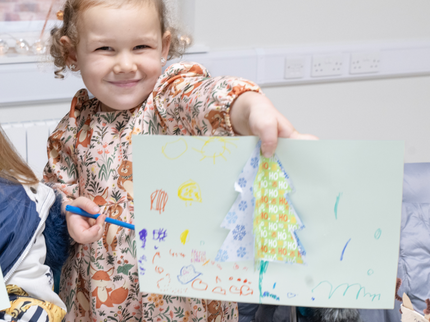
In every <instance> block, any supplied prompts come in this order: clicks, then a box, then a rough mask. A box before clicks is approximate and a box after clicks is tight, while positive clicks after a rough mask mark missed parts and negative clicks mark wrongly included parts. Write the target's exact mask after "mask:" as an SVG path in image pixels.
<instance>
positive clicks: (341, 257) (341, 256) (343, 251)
mask: <svg viewBox="0 0 430 322" xmlns="http://www.w3.org/2000/svg"><path fill="white" fill-rule="evenodd" d="M350 241H351V238H350V239H349V240H348V241H347V242H346V244H345V247H344V248H343V250H342V255H340V260H342V259H343V253H345V249H346V246H348V244H349V242H350Z"/></svg>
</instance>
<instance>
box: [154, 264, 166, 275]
mask: <svg viewBox="0 0 430 322" xmlns="http://www.w3.org/2000/svg"><path fill="white" fill-rule="evenodd" d="M155 272H157V273H158V274H161V273H163V272H164V269H163V268H162V267H160V266H155Z"/></svg>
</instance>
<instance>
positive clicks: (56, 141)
mask: <svg viewBox="0 0 430 322" xmlns="http://www.w3.org/2000/svg"><path fill="white" fill-rule="evenodd" d="M64 133H65V132H64V131H57V132H55V133H54V134H53V135H52V137H51V140H50V141H49V142H48V144H49V146H48V154H49V157H50V158H52V159H53V162H54V164H57V163H58V162H60V160H61V156H60V150H61V137H62V136H63V134H64Z"/></svg>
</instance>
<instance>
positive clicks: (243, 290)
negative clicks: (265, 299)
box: [240, 285, 254, 296]
mask: <svg viewBox="0 0 430 322" xmlns="http://www.w3.org/2000/svg"><path fill="white" fill-rule="evenodd" d="M252 294H254V291H253V290H252V288H250V287H249V286H248V285H242V287H241V288H240V295H243V296H247V295H252Z"/></svg>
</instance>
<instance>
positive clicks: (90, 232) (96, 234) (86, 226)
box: [63, 197, 106, 244]
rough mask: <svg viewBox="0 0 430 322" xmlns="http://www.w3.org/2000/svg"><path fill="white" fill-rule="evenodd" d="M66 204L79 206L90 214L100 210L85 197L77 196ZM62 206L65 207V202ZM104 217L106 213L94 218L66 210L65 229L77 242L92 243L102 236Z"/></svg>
mask: <svg viewBox="0 0 430 322" xmlns="http://www.w3.org/2000/svg"><path fill="white" fill-rule="evenodd" d="M68 204H69V205H71V206H74V207H79V208H81V209H83V210H85V211H86V212H88V213H90V214H97V213H99V212H100V208H99V206H97V204H95V203H94V202H93V201H91V200H90V199H88V198H85V197H79V198H77V199H75V200H73V201H72V202H71V203H68ZM63 206H64V207H65V204H63ZM105 219H106V215H100V216H99V217H98V218H97V220H94V219H92V218H87V217H83V216H80V215H76V214H73V213H71V212H68V211H67V212H66V220H67V229H68V230H69V234H70V236H71V237H72V238H73V239H74V240H75V241H76V242H77V243H80V244H89V243H93V242H95V241H97V240H99V239H100V238H102V236H103V232H104V221H105Z"/></svg>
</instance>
